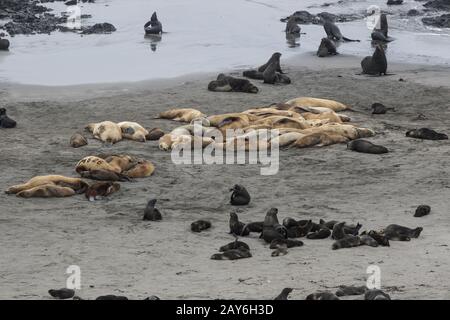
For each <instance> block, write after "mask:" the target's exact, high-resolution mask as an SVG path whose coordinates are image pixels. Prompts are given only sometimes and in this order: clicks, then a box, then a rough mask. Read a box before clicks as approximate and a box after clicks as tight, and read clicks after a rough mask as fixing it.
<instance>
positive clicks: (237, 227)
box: [230, 212, 250, 236]
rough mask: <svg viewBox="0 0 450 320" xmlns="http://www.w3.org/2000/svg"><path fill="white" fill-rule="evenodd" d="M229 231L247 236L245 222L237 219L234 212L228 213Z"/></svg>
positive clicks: (248, 232)
mask: <svg viewBox="0 0 450 320" xmlns="http://www.w3.org/2000/svg"><path fill="white" fill-rule="evenodd" d="M230 233H231V234H234V235H236V236H248V235H249V234H250V231H249V230H248V229H247V228H245V223H243V222H240V221H239V217H238V215H237V214H236V212H231V213H230Z"/></svg>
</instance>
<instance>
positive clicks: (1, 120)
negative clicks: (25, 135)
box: [0, 108, 17, 129]
mask: <svg viewBox="0 0 450 320" xmlns="http://www.w3.org/2000/svg"><path fill="white" fill-rule="evenodd" d="M16 124H17V123H16V122H15V121H14V120H13V119H11V118H10V117H8V116H7V115H6V109H5V108H0V128H8V129H9V128H15V127H16Z"/></svg>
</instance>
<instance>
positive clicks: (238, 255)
mask: <svg viewBox="0 0 450 320" xmlns="http://www.w3.org/2000/svg"><path fill="white" fill-rule="evenodd" d="M251 256H252V254H251V253H250V251H248V250H244V249H243V248H241V249H232V250H228V251H225V252H223V253H216V254H213V255H212V256H211V259H212V260H237V259H244V258H251Z"/></svg>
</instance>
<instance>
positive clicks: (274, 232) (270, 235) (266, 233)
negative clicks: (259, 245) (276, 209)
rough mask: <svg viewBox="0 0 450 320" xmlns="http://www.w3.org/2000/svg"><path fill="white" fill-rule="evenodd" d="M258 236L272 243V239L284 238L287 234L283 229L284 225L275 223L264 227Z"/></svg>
mask: <svg viewBox="0 0 450 320" xmlns="http://www.w3.org/2000/svg"><path fill="white" fill-rule="evenodd" d="M283 228H284V229H283ZM260 238H261V239H263V240H264V241H265V242H267V243H272V241H274V240H280V239H286V238H287V234H286V231H285V227H283V226H282V225H276V226H275V227H272V228H270V227H269V228H264V229H263V232H262V233H261V235H260Z"/></svg>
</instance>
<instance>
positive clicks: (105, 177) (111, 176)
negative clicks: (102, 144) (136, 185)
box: [79, 170, 131, 181]
mask: <svg viewBox="0 0 450 320" xmlns="http://www.w3.org/2000/svg"><path fill="white" fill-rule="evenodd" d="M79 174H80V176H81V177H82V178H86V179H91V180H98V181H131V179H130V178H129V177H127V176H125V175H123V174H121V173H116V172H114V171H109V170H90V171H81V172H79Z"/></svg>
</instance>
